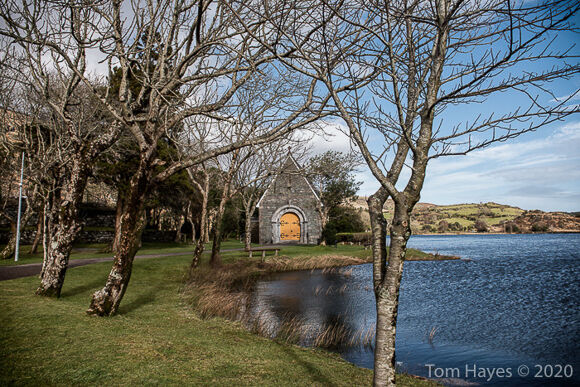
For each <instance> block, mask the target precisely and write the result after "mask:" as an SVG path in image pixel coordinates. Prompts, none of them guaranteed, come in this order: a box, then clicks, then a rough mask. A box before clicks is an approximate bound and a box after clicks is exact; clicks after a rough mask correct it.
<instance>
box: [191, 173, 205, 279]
mask: <svg viewBox="0 0 580 387" xmlns="http://www.w3.org/2000/svg"><path fill="white" fill-rule="evenodd" d="M201 194H202V200H201V215H200V219H199V240H198V241H197V244H196V246H195V251H194V252H193V260H192V261H191V266H190V270H193V269H195V268H196V267H197V266H199V261H200V260H201V255H202V254H203V250H204V243H207V241H206V239H208V232H207V224H208V220H207V203H208V199H209V174H208V173H206V174H205V179H204V181H203V190H202V191H201ZM194 228H195V227H194Z"/></svg>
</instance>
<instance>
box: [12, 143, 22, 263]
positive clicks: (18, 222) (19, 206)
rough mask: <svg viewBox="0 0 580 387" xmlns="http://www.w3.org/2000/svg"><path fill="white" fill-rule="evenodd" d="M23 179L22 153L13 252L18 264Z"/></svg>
mask: <svg viewBox="0 0 580 387" xmlns="http://www.w3.org/2000/svg"><path fill="white" fill-rule="evenodd" d="M23 179H24V151H23V152H22V166H21V167H20V189H19V193H18V217H17V221H16V249H15V250H14V262H18V252H19V250H20V214H21V213H22V180H23Z"/></svg>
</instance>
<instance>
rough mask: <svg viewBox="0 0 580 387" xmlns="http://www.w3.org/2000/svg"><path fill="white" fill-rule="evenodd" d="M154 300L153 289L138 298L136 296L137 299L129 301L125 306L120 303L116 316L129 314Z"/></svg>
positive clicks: (155, 296)
mask: <svg viewBox="0 0 580 387" xmlns="http://www.w3.org/2000/svg"><path fill="white" fill-rule="evenodd" d="M155 298H157V295H156V292H155V291H154V290H153V289H152V290H149V291H148V292H146V293H143V294H140V295H139V296H137V298H135V299H133V300H131V301H129V302H128V303H126V304H124V303H121V306H120V308H119V313H118V314H119V315H126V314H129V313H131V312H133V311H135V310H137V309H139V308H140V307H142V306H145V305H147V304H151V303H152V302H154V301H155Z"/></svg>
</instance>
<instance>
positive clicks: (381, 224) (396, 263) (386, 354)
mask: <svg viewBox="0 0 580 387" xmlns="http://www.w3.org/2000/svg"><path fill="white" fill-rule="evenodd" d="M388 196H389V195H388V193H387V192H386V190H385V189H384V188H380V189H379V190H378V191H377V192H376V193H375V194H374V195H372V196H370V197H369V199H368V205H369V214H370V219H371V229H372V238H373V239H372V241H373V285H374V290H375V297H376V310H377V327H376V339H375V340H376V341H375V359H374V368H375V373H374V380H373V383H374V385H375V386H388V385H395V382H396V380H395V337H396V325H397V314H398V306H399V286H400V283H401V277H402V274H403V263H404V260H405V253H406V246H407V241H408V239H409V237H410V235H411V229H410V215H409V214H410V210H409V209H408V208H407V207H406V206H405V205H404V204H402V203H398V204H396V205H395V215H394V217H393V221H392V223H391V227H390V237H391V238H390V248H389V252H388V256H387V249H386V227H387V221H386V219H385V218H384V216H383V206H384V204H385V201H386V200H387V198H388Z"/></svg>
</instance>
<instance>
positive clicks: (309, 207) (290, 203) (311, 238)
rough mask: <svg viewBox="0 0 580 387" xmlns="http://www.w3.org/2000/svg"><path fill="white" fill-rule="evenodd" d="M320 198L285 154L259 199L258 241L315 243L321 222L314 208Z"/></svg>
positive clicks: (319, 238) (294, 162)
mask: <svg viewBox="0 0 580 387" xmlns="http://www.w3.org/2000/svg"><path fill="white" fill-rule="evenodd" d="M319 205H320V198H319V197H318V195H317V194H316V192H315V191H314V188H312V185H311V184H310V182H309V181H308V179H307V178H306V177H305V176H304V175H303V174H302V173H301V168H300V166H299V165H298V163H297V162H296V160H295V159H294V157H292V154H291V153H289V154H288V158H287V159H286V162H285V163H284V165H283V166H282V168H281V169H280V171H279V172H278V173H277V175H276V176H275V177H274V179H273V180H272V182H271V183H270V185H269V186H268V188H267V189H266V191H265V192H264V194H263V195H262V197H261V198H260V201H259V202H258V204H257V205H256V207H257V208H259V241H260V244H280V243H296V244H318V243H320V240H321V237H322V222H321V219H320V215H319V213H318V211H317V208H318V206H319Z"/></svg>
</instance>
